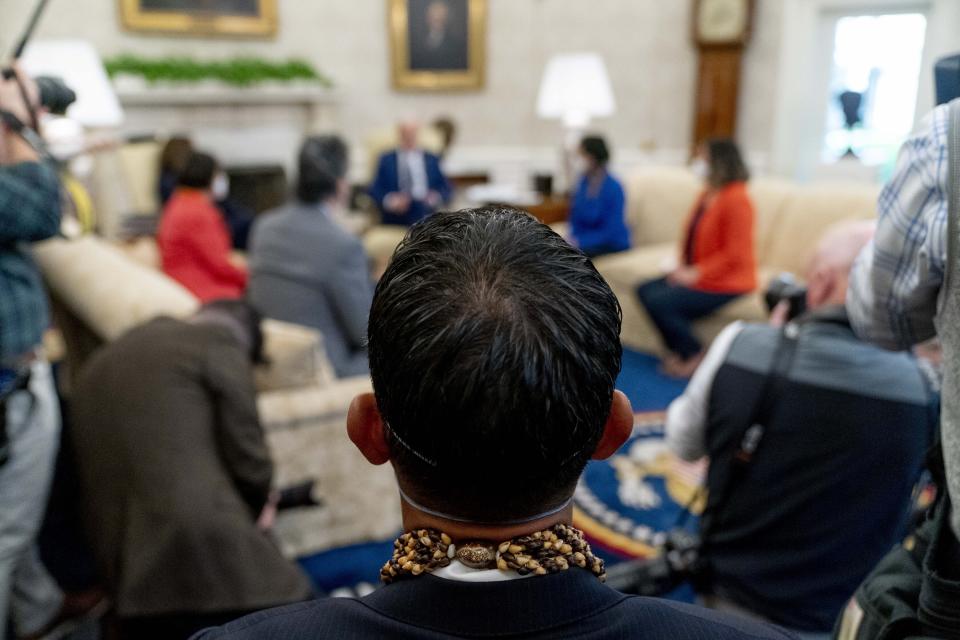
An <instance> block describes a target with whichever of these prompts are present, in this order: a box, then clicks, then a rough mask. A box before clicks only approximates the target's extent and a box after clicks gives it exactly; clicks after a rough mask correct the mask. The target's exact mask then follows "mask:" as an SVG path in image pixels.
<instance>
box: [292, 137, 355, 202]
mask: <svg viewBox="0 0 960 640" xmlns="http://www.w3.org/2000/svg"><path fill="white" fill-rule="evenodd" d="M346 173H347V145H346V144H345V143H344V142H343V140H342V139H341V138H340V137H338V136H311V137H309V138H307V139H306V140H304V141H303V145H302V146H301V147H300V158H299V174H298V177H297V198H299V199H300V201H301V202H305V203H308V204H313V203H316V202H320V201H322V200H326V199H327V198H329V197H330V196H332V195H334V194H335V193H336V192H337V181H338V180H340V179H341V178H343V176H345V175H346Z"/></svg>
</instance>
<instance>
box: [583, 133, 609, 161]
mask: <svg viewBox="0 0 960 640" xmlns="http://www.w3.org/2000/svg"><path fill="white" fill-rule="evenodd" d="M580 148H581V149H582V150H583V152H584V153H585V154H587V155H588V156H590V157H591V158H593V159H594V160H595V161H596V163H597V164H598V165H600V166H601V167H605V166H606V165H607V162H608V161H609V160H610V150H609V149H608V148H607V141H606V140H604V139H603V138H601V137H600V136H585V137H584V138H583V140H581V141H580Z"/></svg>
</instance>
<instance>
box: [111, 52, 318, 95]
mask: <svg viewBox="0 0 960 640" xmlns="http://www.w3.org/2000/svg"><path fill="white" fill-rule="evenodd" d="M104 66H105V67H106V69H107V75H109V76H110V77H111V78H115V77H116V76H118V75H123V74H128V75H133V76H140V77H142V78H144V79H145V80H146V81H147V82H149V83H151V84H153V83H156V82H170V83H175V84H191V83H195V82H201V81H204V80H219V81H220V82H223V83H224V84H229V85H232V86H235V87H250V86H253V85H256V84H259V83H262V82H293V81H298V80H299V81H306V82H313V83H316V84H318V85H320V86H323V87H332V86H333V82H332V81H331V80H330V78H328V77H326V76H324V75H322V74H321V73H319V72H318V71H317V70H316V69H314V68H313V66H312V65H311V64H310V63H309V62H306V61H305V60H298V59H290V60H286V61H282V62H269V61H267V60H262V59H260V58H246V57H244V58H230V59H226V60H216V61H213V60H211V61H199V60H194V59H192V58H184V57H169V58H141V57H140V56H134V55H122V56H117V57H114V58H109V59H107V60H105V61H104Z"/></svg>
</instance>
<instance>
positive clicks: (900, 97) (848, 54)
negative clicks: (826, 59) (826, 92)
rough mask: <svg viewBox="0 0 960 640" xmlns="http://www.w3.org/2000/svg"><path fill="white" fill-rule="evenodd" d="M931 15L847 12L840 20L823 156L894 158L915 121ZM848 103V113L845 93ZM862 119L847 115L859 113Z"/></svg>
mask: <svg viewBox="0 0 960 640" xmlns="http://www.w3.org/2000/svg"><path fill="white" fill-rule="evenodd" d="M926 27H927V19H926V18H925V17H924V16H923V15H922V14H919V13H899V14H889V15H869V16H848V17H844V18H840V20H838V21H837V27H836V31H835V33H834V42H833V68H832V72H831V76H830V97H829V102H828V104H827V126H826V135H825V137H824V144H823V151H822V159H823V161H824V162H832V161H836V160H838V159H840V158H842V157H844V156H845V155H847V156H849V155H851V154H852V155H853V156H855V157H856V158H859V159H860V160H861V161H862V162H863V163H864V164H866V165H871V166H876V165H884V164H888V163H890V162H892V161H893V158H894V157H895V156H896V152H897V149H898V148H899V146H900V144H901V143H902V142H903V140H904V138H905V137H906V136H907V134H909V132H910V129H911V127H912V125H913V116H914V109H915V107H916V102H917V83H918V82H919V79H920V69H921V67H920V62H921V56H922V55H923V42H924V36H925V34H926ZM845 92H847V93H846V96H844V98H845V100H846V101H847V110H846V111H847V112H848V113H847V114H846V115H845V109H844V107H843V105H842V104H841V95H842V94H844V93H845ZM857 94H859V102H860V104H859V116H860V119H859V121H858V122H855V123H850V122H848V118H847V116H852V115H853V114H854V113H857V110H856V109H854V108H852V107H855V106H856V103H857V100H858V99H857V97H856V95H857Z"/></svg>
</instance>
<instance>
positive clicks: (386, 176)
mask: <svg viewBox="0 0 960 640" xmlns="http://www.w3.org/2000/svg"><path fill="white" fill-rule="evenodd" d="M423 162H424V170H425V171H426V177H427V189H428V190H429V191H436V192H437V193H439V194H440V197H441V199H442V200H443V202H445V203H446V202H449V201H450V197H451V196H452V195H453V188H452V187H451V186H450V182H449V181H448V180H447V178H446V176H444V175H443V171H442V170H441V168H440V159H439V158H438V157H437V156H435V155H433V154H432V153H427V152H426V151H424V152H423ZM399 191H401V188H400V160H399V154H398V152H397V151H396V150H394V151H389V152H387V153H385V154H383V155H382V156H380V162H379V163H378V164H377V175H376V177H375V178H374V180H373V184H371V185H370V189H369V190H368V193H369V194H370V197H371V198H373V199H374V201H375V202H376V203H377V206H378V207H379V208H380V214H381V216H382V222H383V224H400V225H407V226H409V225H412V224H413V223H415V222H419V221H420V220H423V219H424V218H426V217H427V216H428V215H430V214H431V213H433V208H431V207H430V206H429V205H428V204H427V203H426V202H424V201H422V200H414V201H412V202H411V203H410V209H408V210H407V212H406V213H403V214H399V215H398V214H395V213H392V212H390V211H387V210H386V209H385V208H384V207H383V199H384V198H385V197H386V196H387V194H388V193H393V192H399Z"/></svg>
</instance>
